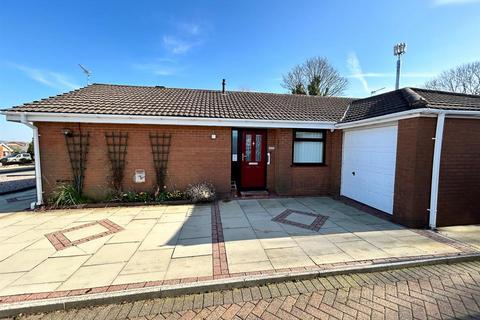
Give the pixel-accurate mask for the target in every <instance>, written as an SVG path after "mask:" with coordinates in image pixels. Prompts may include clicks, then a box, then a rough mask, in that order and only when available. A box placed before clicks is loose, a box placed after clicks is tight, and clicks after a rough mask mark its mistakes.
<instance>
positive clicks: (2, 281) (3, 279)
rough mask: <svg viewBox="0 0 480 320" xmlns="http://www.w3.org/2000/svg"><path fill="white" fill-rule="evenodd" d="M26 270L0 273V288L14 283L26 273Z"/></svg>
mask: <svg viewBox="0 0 480 320" xmlns="http://www.w3.org/2000/svg"><path fill="white" fill-rule="evenodd" d="M24 274H25V272H13V273H2V274H0V290H1V289H3V288H5V287H6V286H8V285H10V284H11V283H13V282H14V281H15V280H17V279H18V278H20V277H21V276H22V275H24Z"/></svg>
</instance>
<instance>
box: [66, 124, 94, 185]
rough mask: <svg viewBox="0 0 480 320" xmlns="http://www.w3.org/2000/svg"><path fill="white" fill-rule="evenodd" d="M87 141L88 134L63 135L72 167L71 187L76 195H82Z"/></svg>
mask: <svg viewBox="0 0 480 320" xmlns="http://www.w3.org/2000/svg"><path fill="white" fill-rule="evenodd" d="M89 139H90V134H89V133H70V134H66V135H65V142H66V144H67V150H68V157H69V158H70V165H71V167H72V174H73V185H74V187H75V189H76V190H77V192H78V193H82V190H83V181H84V179H85V165H86V162H87V153H88V146H89Z"/></svg>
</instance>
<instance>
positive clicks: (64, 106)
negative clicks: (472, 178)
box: [8, 84, 352, 121]
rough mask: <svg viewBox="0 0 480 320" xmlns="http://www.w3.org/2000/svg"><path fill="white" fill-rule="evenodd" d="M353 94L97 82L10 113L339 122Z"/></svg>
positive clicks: (20, 107)
mask: <svg viewBox="0 0 480 320" xmlns="http://www.w3.org/2000/svg"><path fill="white" fill-rule="evenodd" d="M351 101H352V99H349V98H337V97H309V96H304V95H291V94H274V93H258V92H235V91H227V92H226V93H225V94H223V93H222V92H221V91H215V90H197V89H175V88H164V87H145V86H143V87H141V86H123V85H106V84H92V85H89V86H87V87H85V88H81V89H78V90H74V91H71V92H68V93H65V94H61V95H58V96H54V97H50V98H47V99H43V100H40V101H34V102H31V103H26V104H24V105H21V106H17V107H13V108H11V109H9V110H8V111H18V112H55V113H83V114H85V113H86V114H116V115H142V116H173V117H201V118H227V119H253V120H257V119H259V120H289V121H338V120H339V119H340V118H341V117H342V115H343V114H344V113H345V110H346V108H347V105H348V104H349V103H350V102H351Z"/></svg>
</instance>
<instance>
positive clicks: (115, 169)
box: [105, 132, 128, 191]
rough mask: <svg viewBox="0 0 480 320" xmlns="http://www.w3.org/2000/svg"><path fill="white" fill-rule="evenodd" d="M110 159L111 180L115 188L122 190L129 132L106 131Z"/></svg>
mask: <svg viewBox="0 0 480 320" xmlns="http://www.w3.org/2000/svg"><path fill="white" fill-rule="evenodd" d="M105 140H106V141H107V149H108V159H109V160H110V165H111V169H112V176H111V182H112V186H113V188H114V190H116V191H121V189H122V181H123V173H124V169H125V157H126V155H127V145H128V132H106V133H105Z"/></svg>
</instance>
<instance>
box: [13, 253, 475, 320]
mask: <svg viewBox="0 0 480 320" xmlns="http://www.w3.org/2000/svg"><path fill="white" fill-rule="evenodd" d="M20 318H21V319H29V320H39V319H42V320H49V319H52V320H92V319H98V320H113V319H302V320H303V319H453V318H461V319H480V261H475V262H464V263H457V264H449V265H447V264H439V265H433V266H423V267H415V268H404V269H399V270H392V271H385V272H374V273H356V274H351V275H341V276H330V277H323V278H315V279H313V280H304V281H297V282H284V283H277V284H270V285H268V286H260V287H250V288H243V289H233V290H226V291H219V292H210V293H204V294H194V295H186V296H180V297H175V298H159V299H152V300H142V301H137V302H131V303H124V304H114V305H104V306H98V307H91V308H85V309H79V310H69V311H59V312H53V313H48V314H44V315H43V314H37V315H28V316H21V317H20ZM17 319H18V318H17Z"/></svg>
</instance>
